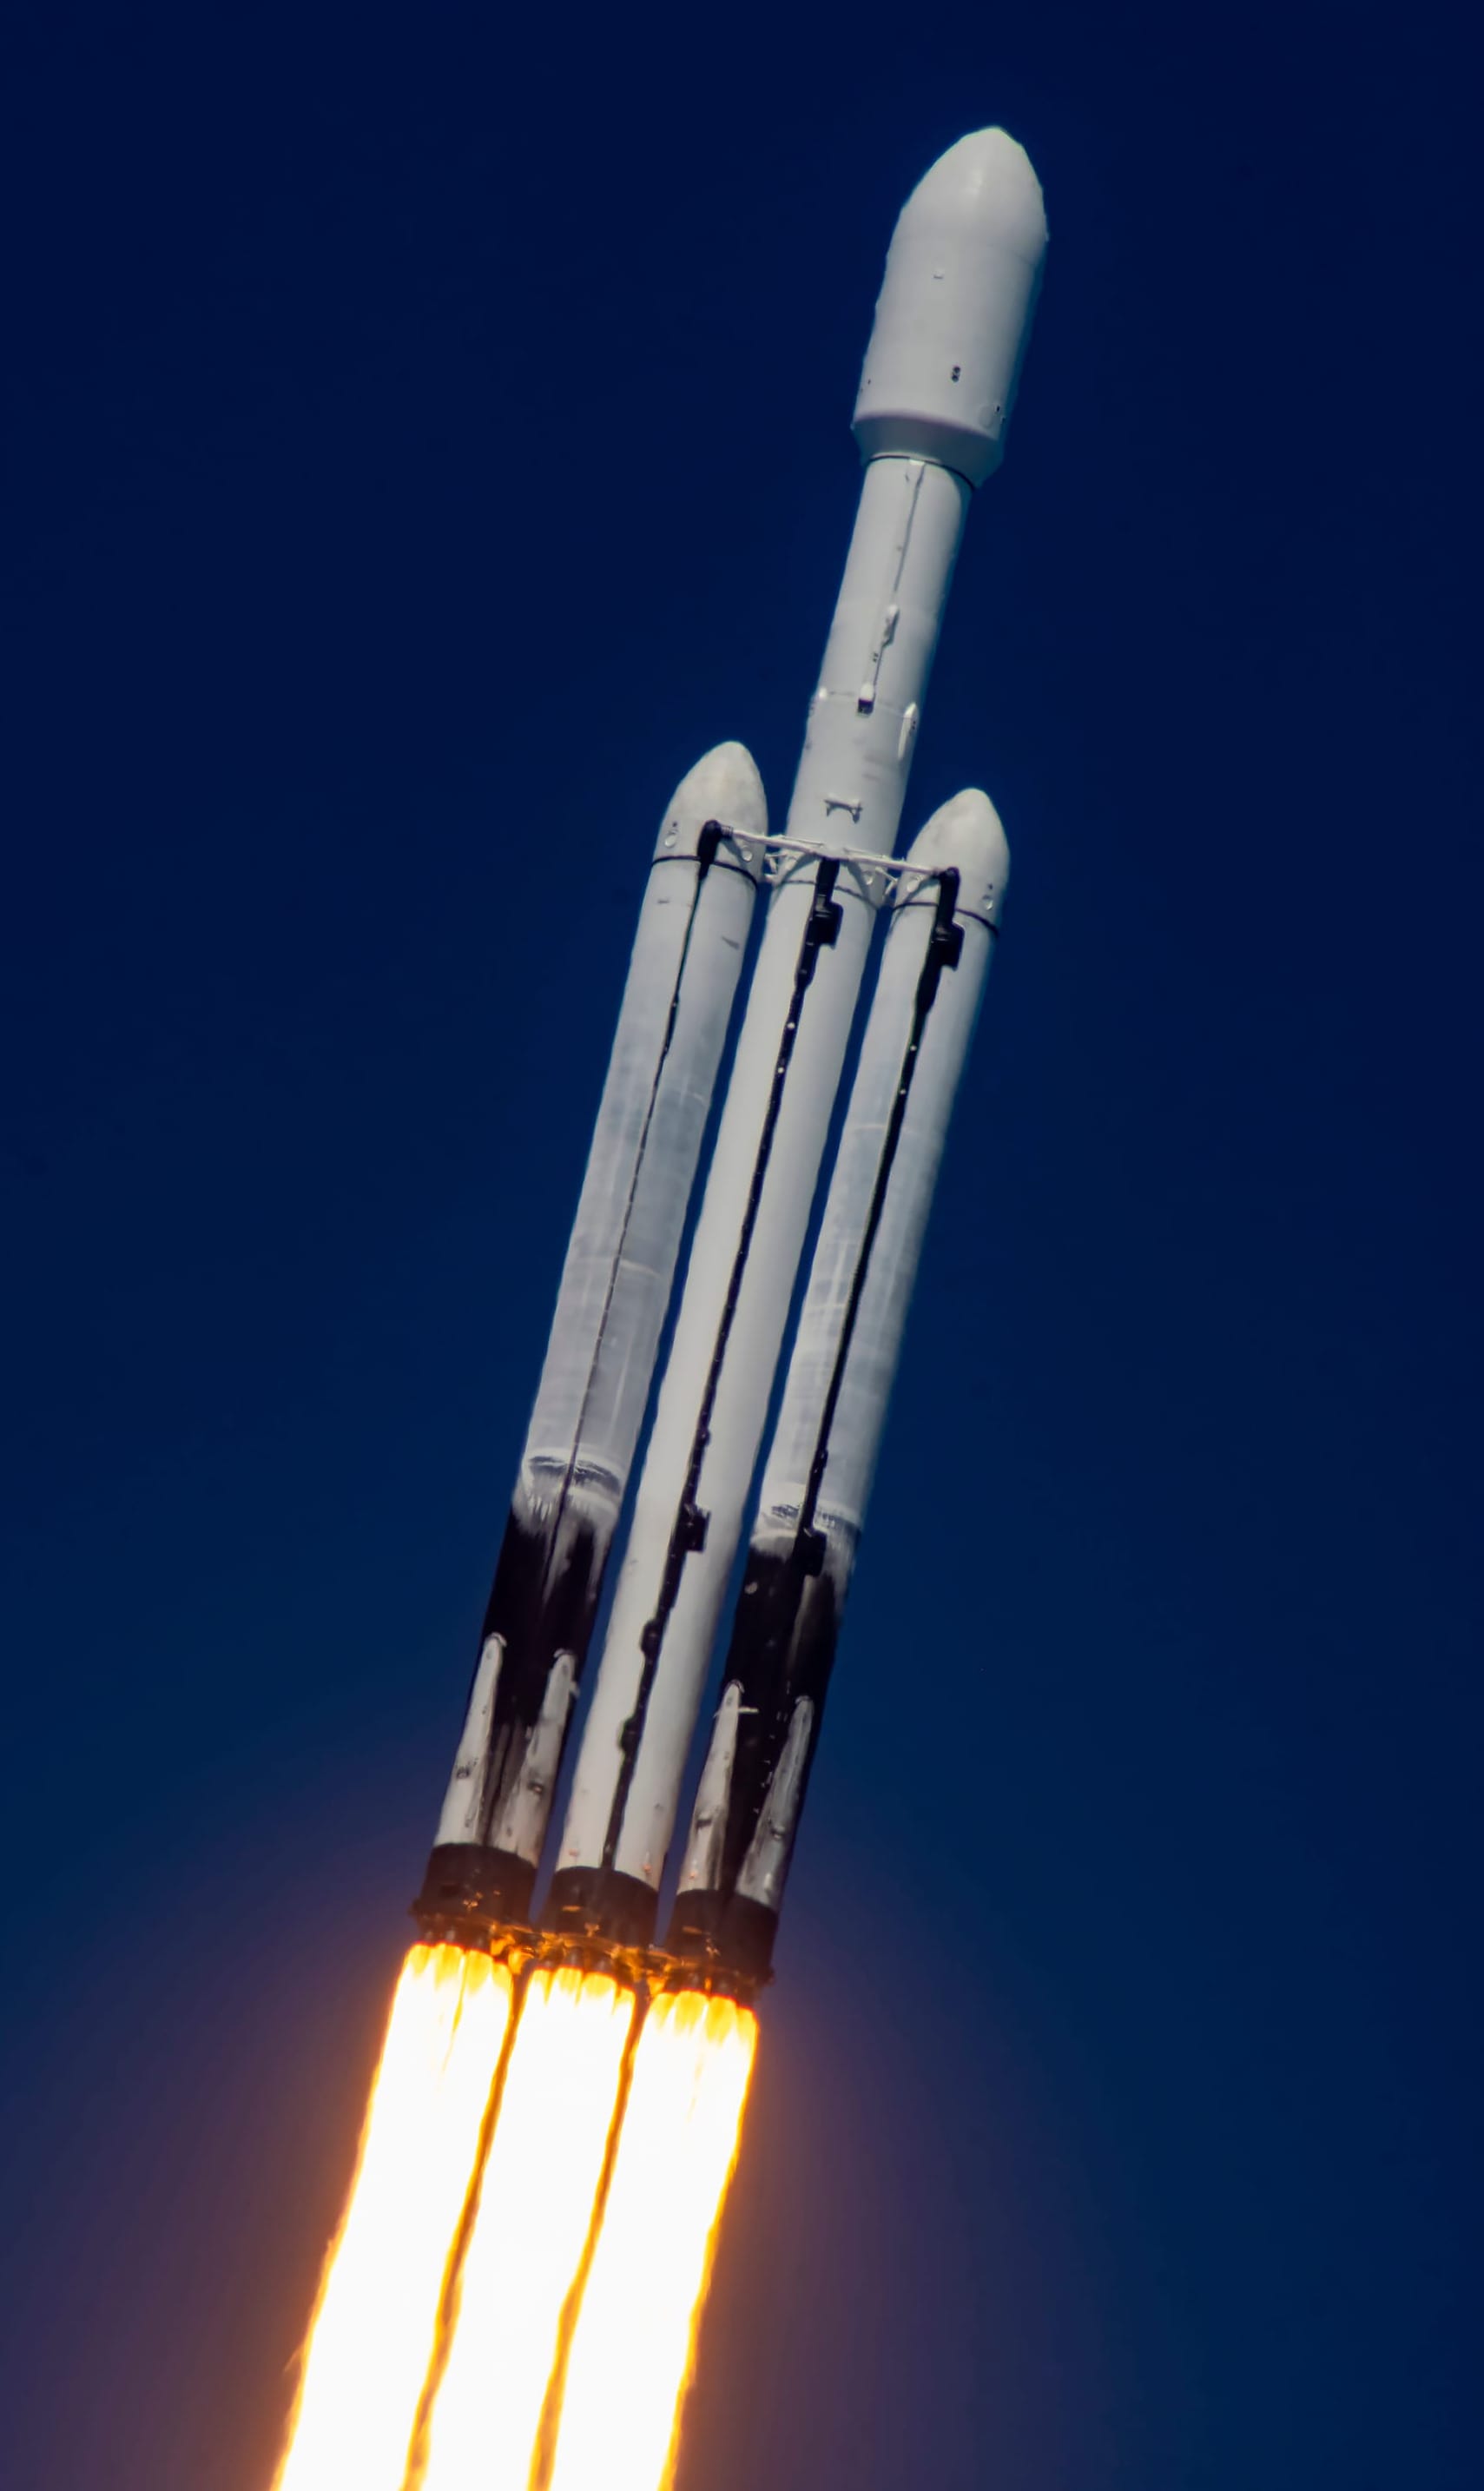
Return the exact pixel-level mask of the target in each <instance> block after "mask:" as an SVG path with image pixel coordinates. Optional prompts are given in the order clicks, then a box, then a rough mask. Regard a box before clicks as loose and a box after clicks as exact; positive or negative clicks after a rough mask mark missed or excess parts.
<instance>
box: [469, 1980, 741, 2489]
mask: <svg viewBox="0 0 1484 2491" xmlns="http://www.w3.org/2000/svg"><path fill="white" fill-rule="evenodd" d="M756 2046H757V2022H756V2018H755V2017H754V2016H752V2015H751V2014H750V2013H749V2012H748V2010H747V2009H746V2008H745V2007H738V2006H735V2005H734V2004H733V2002H732V2001H731V2000H730V1999H726V1998H705V1997H702V1996H700V1995H698V1994H697V1993H696V1992H695V1991H693V1990H692V1991H687V1992H685V1993H684V1994H683V1995H681V1996H679V1997H660V1998H656V1999H655V2002H654V2004H653V2005H652V2006H651V2007H650V2009H649V2012H648V2014H647V2015H646V2016H645V2019H644V2022H643V2025H642V2026H641V2028H640V2032H639V2039H638V2043H637V2046H636V2048H635V2052H634V2066H633V2077H632V2081H631V2084H630V2087H629V2095H628V2103H627V2107H626V2111H625V2114H624V2125H623V2129H622V2131H621V2134H620V2137H619V2148H618V2153H617V2154H616V2155H615V2157H614V2166H613V2179H612V2183H611V2185H610V2187H609V2190H608V2201H607V2206H606V2208H605V2210H604V2213H603V2223H602V2230H601V2232H600V2234H599V2236H598V2242H597V2252H596V2254H595V2256H594V2259H593V2266H592V2271H591V2273H590V2275H589V2278H588V2284H587V2289H586V2291H585V2292H584V2294H583V2299H582V2308H581V2313H580V2315H579V2317H578V2320H577V2327H576V2332H575V2334H574V2336H573V2339H572V2349H571V2358H570V2360H569V2363H568V2366H567V2387H566V2393H565V2395H564V2397H563V2401H562V2426H561V2432H560V2435H559V2437H558V2441H557V2450H556V2464H555V2468H554V2471H553V2474H552V2476H551V2491H662V2486H664V2485H666V2484H667V2483H668V2482H669V2479H670V2476H671V2472H672V2469H673V2465H674V2458H675V2447H676V2436H677V2428H678V2423H679V2419H680V2407H681V2400H682V2398H683V2396H684V2390H685V2387H686V2384H687V2381H688V2378H689V2372H690V2363H691V2357H692V2353H693V2349H694V2339H695V2331H696V2325H697V2322H698V2320H699V2317H700V2312H701V2303H702V2301H703V2299H704V2297H705V2292H706V2283H707V2277H708V2273H709V2271H710V2268H711V2257H712V2247H713V2242H714V2239H715V2233H716V2226H717V2223H718V2221H719V2219H720V2214H721V2206H722V2200H723V2198H724V2197H725V2195H726V2187H727V2182H728V2180H729V2179H730V2177H731V2174H732V2166H733V2164H734V2162H735V2161H736V2159H737V2145H738V2137H739V2132H740V2130H741V2126H742V2105H743V2103H744V2101H745V2100H746V2095H747V2081H748V2078H749V2076H750V2074H751V2072H752V2059H753V2053H754V2050H755V2049H756ZM501 2125H502V2127H503V2126H504V2121H503V2120H502V2122H501ZM485 2478H486V2479H489V2478H492V2477H489V2476H486V2477H485Z"/></svg>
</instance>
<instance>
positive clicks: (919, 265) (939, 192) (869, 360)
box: [854, 130, 1046, 484]
mask: <svg viewBox="0 0 1484 2491" xmlns="http://www.w3.org/2000/svg"><path fill="white" fill-rule="evenodd" d="M1045 255H1046V210H1045V206H1044V204H1043V202H1042V199H1041V186H1040V184H1039V182H1038V181H1037V180H1036V178H1035V174H1034V171H1033V167H1032V163H1031V159H1030V157H1029V156H1028V155H1027V154H1026V151H1025V149H1024V148H1023V147H1021V146H1019V145H1017V143H1016V141H1015V140H1014V139H1013V138H1011V137H1010V136H1009V135H1008V134H1007V133H1006V132H1004V131H1003V130H975V131H974V132H971V133H970V135H969V136H968V137H967V138H960V139H959V140H958V141H957V143H956V144H955V145H954V146H952V147H950V148H949V149H948V152H947V154H946V156H940V157H939V159H938V161H937V163H936V164H934V165H933V166H932V167H931V168H930V170H929V171H928V172H926V173H924V175H923V177H922V179H921V181H920V182H919V183H918V184H917V189H916V190H914V192H913V194H912V196H911V198H910V199H909V200H908V202H907V205H906V206H905V208H904V209H903V210H902V213H901V215H900V216H899V217H898V219H897V220H896V231H895V233H894V234H893V235H892V237H891V249H890V250H889V251H888V252H887V273H886V277H885V278H884V279H883V282H882V289H881V294H880V297H879V299H878V302H877V305H876V325H875V327H874V328H873V329H872V331H871V342H870V344H869V345H868V346H867V348H866V352H865V367H864V369H863V370H862V372H861V375H860V394H859V396H858V398H857V400H856V416H855V425H854V430H855V435H856V439H857V441H858V443H859V445H860V454H861V456H862V458H881V457H883V456H887V455H891V454H895V455H896V456H898V457H909V458H931V459H934V460H936V461H937V463H938V464H939V465H940V466H944V467H951V468H952V469H953V470H954V471H955V473H956V474H958V475H960V476H963V477H965V478H966V479H967V480H968V482H969V483H970V484H982V483H983V482H984V479H985V477H986V476H991V475H993V473H994V471H995V469H996V468H997V467H998V466H999V464H1000V459H1001V456H1002V454H1003V451H1004V431H1005V426H1006V425H1007V424H1008V423H1009V420H1010V407H1011V405H1012V403H1013V401H1014V396H1015V383H1016V380H1017V378H1018V376H1019V372H1020V363H1021V357H1022V356H1023V354H1024V353H1025V349H1026V339H1027V337H1028V336H1029V334H1030V329H1031V315H1032V313H1033V310H1034V308H1035V297H1036V293H1037V290H1038V288H1039V285H1040V278H1041V263H1042V260H1043V259H1044V258H1045Z"/></svg>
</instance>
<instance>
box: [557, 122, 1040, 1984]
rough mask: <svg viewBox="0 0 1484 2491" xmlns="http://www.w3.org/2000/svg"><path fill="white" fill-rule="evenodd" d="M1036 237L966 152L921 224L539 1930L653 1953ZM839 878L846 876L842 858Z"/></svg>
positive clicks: (976, 143)
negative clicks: (948, 607) (947, 610)
mask: <svg viewBox="0 0 1484 2491" xmlns="http://www.w3.org/2000/svg"><path fill="white" fill-rule="evenodd" d="M1044 247H1045V220H1044V213H1043V209H1042V205H1041V195H1040V189H1039V185H1038V184H1037V182H1036V179H1035V175H1034V173H1033V170H1032V167H1031V164H1030V161H1029V159H1028V158H1027V157H1026V155H1025V153H1024V151H1023V149H1021V148H1020V147H1019V146H1017V145H1016V143H1015V141H1014V140H1013V139H1010V138H1008V137H1007V136H1006V135H1005V133H1004V132H1003V131H998V130H991V131H982V132H976V133H975V134H974V135H973V136H971V137H968V138H965V139H961V140H960V141H959V142H958V144H957V145H956V146H955V147H953V148H950V149H949V151H948V152H947V154H946V156H944V157H943V158H941V159H940V160H939V161H938V163H936V164H935V165H934V166H933V167H932V168H931V170H930V171H929V172H928V174H927V175H926V176H925V177H924V179H923V181H922V182H921V183H920V184H919V185H918V187H917V190H915V191H914V193H913V195H912V197H911V198H910V199H909V201H908V202H907V205H906V207H905V208H904V209H903V211H902V214H901V217H900V219H899V220H898V224H897V228H896V233H895V235H894V237H893V241H892V245H891V250H890V253H889V256H888V259H887V273H886V278H885V280H884V283H883V287H882V292H881V297H880V300H879V302H878V306H877V313H876V322H875V327H874V329H873V332H872V336H871V341H870V345H869V347H868V349H867V354H866V361H865V366H864V370H863V372H862V377H861V386H860V393H859V397H858V405H857V411H856V419H855V430H856V434H857V438H858V443H859V445H860V448H861V452H862V455H863V456H864V458H865V460H866V466H865V473H864V476H863V478H862V484H861V496H860V505H859V511H858V517H857V521H856V527H855V532H854V535H853V537H852V540H851V545H850V551H849V555H848V558H847V562H846V568H845V576H844V580H843V582H842V585H841V590H840V596H839V600H838V602H837V605H836V608H835V614H834V620H833V623H832V625H831V628H830V631H829V639H828V643H827V646H826V652H825V661H824V668H823V673H822V679H821V682H820V685H819V689H818V690H817V691H816V693H815V695H814V699H813V702H812V703H811V707H810V712H809V719H808V727H807V733H806V736H805V742H804V747H803V753H802V757H801V759H800V766H799V773H798V777H797V780H796V783H795V788H794V794H793V800H792V803H791V806H790V808H789V815H788V820H787V823H786V826H785V833H784V841H785V844H787V843H789V842H793V843H797V844H798V845H800V846H801V847H803V848H805V849H806V850H809V851H817V852H823V854H822V855H819V856H817V855H816V854H813V853H810V854H804V855H793V854H791V855H790V856H789V857H788V862H787V869H786V871H785V873H784V874H783V877H782V879H781V880H780V882H779V885H778V887H777V889H776V890H775V891H774V893H773V895H772V898H771V903H770V907H769V912H768V919H767V923H766V927H765V931H764V935H763V941H762V945H761V950H760V956H759V959H758V964H757V969H756V972H755V975H754V978H753V982H752V986H751V990H750V993H749V997H748V1003H747V1009H746V1015H745V1019H744V1022H743V1026H742V1034H741V1037H740V1039H739V1041H738V1049H737V1056H736V1061H735V1064H734V1068H733V1073H732V1078H731V1083H730V1086H729V1089H728V1092H727V1098H726V1103H725V1106H724V1109H723V1112H722V1118H721V1124H720V1129H719V1133H718V1138H717V1143H716V1148H715V1153H714V1157H713V1163H712V1168H711V1172H710V1176H709V1178H708V1182H707V1187H706V1192H705V1197H704V1201H703V1206H702V1211H701V1216H700V1220H699V1223H698V1226H697V1230H696V1235H695V1241H694V1245H693V1247H692V1251H691V1256H690V1262H689V1267H688V1270H687V1273H686V1275H685V1282H684V1296H683V1299H682V1304H681V1309H680V1313H679V1316H678V1319H677V1323H676V1330H675V1335H674V1339H673V1342H672V1345H671V1350H670V1356H669V1360H668V1363H667V1364H666V1367H665V1372H664V1378H663V1382H662V1384H661V1387H660V1392H659V1398H658V1404H657V1408H656V1413H655V1425H654V1430H653V1434H652V1437H651V1442H650V1447H649V1451H648V1455H647V1458H646V1461H645V1465H644V1470H643V1474H642V1477H641V1480H640V1484H639V1489H638V1493H637V1499H636V1505H635V1511H634V1519H633V1523H632V1527H631V1530H630V1534H629V1539H628V1544H627V1548H626V1555H625V1558H624V1562H623V1567H622V1569H621V1573H620V1578H619V1583H618V1587H617V1592H616V1595H615V1599H614V1605H613V1611H612V1615H611V1618H610V1621H609V1626H608V1631H607V1635H606V1637H605V1641H604V1645H603V1652H602V1658H601V1664H600V1667H599V1671H598V1676H597V1685H596V1686H595V1689H594V1697H593V1704H592V1709H591V1712H590V1714H589V1716H588V1720H587V1723H586V1725H585V1730H584V1735H583V1740H582V1744H581V1749H580V1753H579V1757H578V1763H577V1771H576V1777H575V1781H574V1785H573V1790H572V1797H571V1802H570V1804H569V1807H568V1810H567V1819H566V1823H565V1825H564V1827H563V1832H562V1837H561V1843H560V1849H559V1853H558V1858H557V1864H556V1873H555V1876H554V1879H553V1885H552V1892H551V1898H550V1902H549V1904H548V1907H547V1914H546V1918H547V1921H548V1925H550V1926H552V1927H554V1928H560V1929H565V1930H567V1931H569V1932H571V1933H573V1934H582V1933H597V1934H600V1935H606V1936H608V1937H610V1938H613V1939H615V1940H623V1941H626V1942H628V1943H638V1944H643V1943H647V1942H648V1940H649V1938H650V1937H651V1935H652V1933H653V1927H654V1918H655V1898H656V1892H657V1888H658V1885H659V1881H660V1876H661V1874H662V1871H663V1867H664V1861H665V1857H666V1854H667V1851H668V1848H669V1844H670V1839H671V1835H672V1832H673V1830H674V1824H675V1816H676V1811H677V1807H678V1804H679V1796H680V1789H681V1783H682V1779H683V1775H684V1766H685V1759H686V1754H687V1751H688V1748H689V1745H690V1742H691V1738H692V1735H693V1732H694V1728H695V1722H696V1715H697V1712H698V1709H699V1705H700V1699H701V1694H702V1689H703V1686H704V1682H705V1677H706V1671H707V1665H708V1660H709V1656H710V1654H711V1650H712V1646H713V1640H714V1636H715V1631H716V1627H717V1624H718V1621H719V1615H720V1608H721V1602H722V1598H723V1596H724V1592H725V1588H726V1583H727V1579H728V1576H729V1574H730V1571H731V1568H732V1563H733V1559H734V1557H735V1555H736V1551H737V1547H738V1542H739V1539H740V1537H741V1533H742V1523H743V1517H744V1513H745V1509H746V1502H747V1495H748V1490H749V1486H750V1482H751V1479H752V1473H753V1469H754V1466H755V1463H756V1460H757V1454H758V1449H759V1444H760V1440H761V1436H762V1430H763V1425H764V1421H765V1418H766V1415H767V1407H768V1400H769V1395H770V1392H771V1383H772V1377H773V1373H774V1369H775V1366H776V1363H777V1359H778V1354H779V1349H780V1346H781V1342H782V1338H783V1333H784V1328H785V1325H786V1322H787V1317H788V1311H789V1305H790V1302H791V1299H792V1294H793V1289H794V1283H795V1277H796V1275H797V1272H798V1267H799V1262H800V1255H801V1252H802V1248H803V1242H804V1236H805V1232H806V1229H807V1225H808V1219H809V1212H810V1207H811V1204H812V1200H813V1195H814V1189H815V1185H816V1182H817V1178H818V1174H819V1167H820V1161H821V1158H822V1156H823V1152H824V1146H825V1141H826V1136H827V1132H828V1128H829V1117H830V1113H831V1109H832V1106H833V1102H834V1099H835V1095H836V1092H837V1090H838V1087H839V1082H840V1075H841V1070H842V1067H843V1063H844V1056H845V1050H846V1045H847V1042H848V1040H849V1035H850V1028H851V1023H852V1020H853V1017H854V1012H855V1007H856V1002H857V997H858V989H859V984H860V980H861V975H862V972H863V969H864V965H865V959H866V953H867V949H868V946H869V942H870V936H871V930H872V923H873V918H874V913H875V910H876V907H877V906H878V905H879V903H880V900H881V898H882V896H883V894H884V891H885V888H886V875H885V872H884V871H883V870H882V869H881V868H879V867H877V866H876V865H874V864H873V860H874V859H876V858H878V857H879V858H882V859H886V858H887V857H888V856H889V854H890V850H891V847H892V843H893V842H894V840H895V837H896V834H897V829H898V825H899V821H900V816H901V811H902V804H903V798H904V795H905V791H906V784H907V777H908V772H909V770H910V768H911V764H912V758H913V751H914V747H915V744H916V740H917V729H918V725H919V722H920V718H921V711H922V703H923V698H924V695H925V691H926V687H927V679H928V675H929V672H930V670H931V666H932V660H933V656H934V652H935V650H936V647H937V640H938V632H939V628H940V625H941V622H942V617H943V611H944V606H945V603H946V598H947V592H948V587H949V583H950V580H951V577H952V571H953V564H954V560H955V557H956V554H957V550H958V544H959V539H960V536H961V534H962V530H963V524H964V519H965V516H966V513H967V511H968V506H969V502H970V499H971V492H972V487H973V485H974V484H977V483H978V482H979V481H980V480H981V479H982V478H983V477H984V476H986V475H988V474H989V473H990V472H991V471H992V470H993V468H994V467H995V466H996V465H997V464H998V461H999V457H1000V454H1001V449H1002V445H1003V439H1004V425H1005V423H1006V421H1007V418H1008V413H1009V408H1010V403H1011V400H1012V398H1013V395H1014V389H1015V381H1016V376H1017V373H1018V369H1019V365H1020V359H1021V355H1022V353H1023V350H1024V343H1025V337H1026V332H1027V329H1028V325H1029V321H1030V318H1031V313H1032V310H1033V304H1034V297H1035V291H1036V285H1037V282H1038V277H1039V269H1040V260H1041V254H1042V252H1043V250H1044ZM841 850H845V851H847V852H848V853H847V854H846V855H845V856H844V857H843V858H842V857H841V856H840V853H839V852H840V851H841Z"/></svg>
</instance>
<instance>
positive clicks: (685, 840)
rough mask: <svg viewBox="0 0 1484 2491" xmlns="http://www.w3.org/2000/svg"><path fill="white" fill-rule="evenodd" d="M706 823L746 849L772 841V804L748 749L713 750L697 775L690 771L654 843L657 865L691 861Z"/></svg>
mask: <svg viewBox="0 0 1484 2491" xmlns="http://www.w3.org/2000/svg"><path fill="white" fill-rule="evenodd" d="M708 822H719V823H720V824H721V827H722V829H723V830H724V831H735V832H736V834H737V836H738V838H739V839H740V840H742V842H743V843H744V844H745V843H746V842H747V841H749V840H752V839H757V840H758V841H759V842H761V841H762V840H763V839H765V838H766V837H767V836H768V799H767V797H766V796H765V794H764V793H763V781H762V779H761V778H760V777H758V770H757V763H756V762H755V761H754V760H753V758H752V755H751V753H750V752H749V751H748V750H747V747H746V746H745V745H744V744H713V746H712V748H711V750H710V752H703V753H702V755H701V758H700V760H699V761H698V762H697V763H696V765H695V767H694V769H693V770H687V771H686V773H685V776H684V778H683V779H682V780H681V783H680V785H679V786H678V787H677V789H676V791H675V793H674V795H673V796H672V797H671V799H670V802H669V803H668V805H667V806H665V817H664V820H663V821H662V822H661V823H660V825H659V836H658V838H657V839H656V840H655V857H656V859H658V858H660V857H693V856H694V855H695V853H696V841H697V839H698V838H699V836H700V835H701V833H702V831H703V830H704V829H705V827H706V825H707V823H708ZM743 862H745V863H751V862H753V860H752V859H750V858H746V859H744V860H743Z"/></svg>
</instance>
